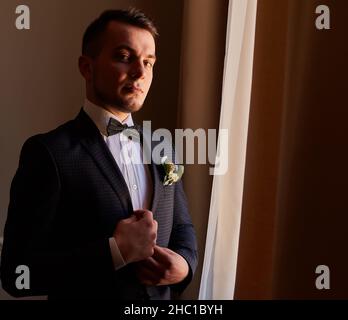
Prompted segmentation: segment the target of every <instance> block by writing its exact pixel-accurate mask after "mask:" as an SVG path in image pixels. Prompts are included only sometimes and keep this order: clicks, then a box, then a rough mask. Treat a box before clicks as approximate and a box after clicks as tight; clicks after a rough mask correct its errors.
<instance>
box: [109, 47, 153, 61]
mask: <svg viewBox="0 0 348 320" xmlns="http://www.w3.org/2000/svg"><path fill="white" fill-rule="evenodd" d="M122 49H125V50H128V51H130V52H132V53H136V52H135V50H134V49H133V48H131V47H129V46H127V45H121V46H118V47H116V48H115V51H116V50H122ZM146 58H150V59H154V60H156V56H155V55H154V54H149V55H147V56H146Z"/></svg>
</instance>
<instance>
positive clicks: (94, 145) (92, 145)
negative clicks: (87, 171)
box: [75, 109, 133, 216]
mask: <svg viewBox="0 0 348 320" xmlns="http://www.w3.org/2000/svg"><path fill="white" fill-rule="evenodd" d="M75 121H76V126H77V130H78V132H79V134H80V139H81V140H80V141H81V144H82V145H83V147H84V148H85V149H86V150H87V152H88V153H89V154H90V155H91V157H92V158H93V159H94V161H95V162H96V164H97V166H98V167H99V169H100V171H101V172H102V173H103V174H104V176H105V177H106V179H107V180H108V181H109V183H110V184H111V186H112V188H113V190H114V191H115V193H116V194H117V196H118V198H119V200H120V202H121V204H122V206H123V208H124V213H125V215H127V216H129V215H130V214H131V213H132V212H133V206H132V201H131V197H130V194H129V190H128V187H127V184H126V182H125V180H124V178H123V175H122V173H121V171H120V169H119V167H118V165H117V163H116V161H115V159H114V158H113V156H112V154H111V152H110V151H109V149H108V147H107V146H106V144H105V141H104V140H103V138H102V135H101V134H100V132H99V130H98V128H97V127H96V126H95V124H94V123H93V121H92V120H91V119H90V118H89V117H88V116H87V114H86V113H85V112H84V111H83V110H82V109H81V111H80V113H79V114H78V116H77V118H76V119H75Z"/></svg>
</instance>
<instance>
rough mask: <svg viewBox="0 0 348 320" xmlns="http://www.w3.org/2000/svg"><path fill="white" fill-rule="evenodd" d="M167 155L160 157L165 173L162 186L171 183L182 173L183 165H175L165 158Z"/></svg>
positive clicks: (178, 178)
mask: <svg viewBox="0 0 348 320" xmlns="http://www.w3.org/2000/svg"><path fill="white" fill-rule="evenodd" d="M167 158H168V157H167V156H165V157H163V158H162V159H161V163H162V166H163V168H164V172H165V173H166V175H165V177H164V180H163V185H164V186H171V185H172V184H173V183H175V182H177V181H179V180H180V178H181V177H182V175H183V173H184V166H183V165H180V164H179V165H177V164H174V163H172V162H170V161H168V160H167Z"/></svg>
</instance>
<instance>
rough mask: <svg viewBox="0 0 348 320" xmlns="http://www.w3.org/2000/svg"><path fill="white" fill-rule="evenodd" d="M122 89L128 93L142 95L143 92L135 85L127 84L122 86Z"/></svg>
mask: <svg viewBox="0 0 348 320" xmlns="http://www.w3.org/2000/svg"><path fill="white" fill-rule="evenodd" d="M124 89H125V90H126V91H127V92H129V93H143V90H141V89H140V87H139V86H137V85H135V84H127V85H125V86H124Z"/></svg>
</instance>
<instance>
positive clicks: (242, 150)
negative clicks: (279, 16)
mask: <svg viewBox="0 0 348 320" xmlns="http://www.w3.org/2000/svg"><path fill="white" fill-rule="evenodd" d="M256 8H257V0H230V2H229V13H228V25H227V39H226V56H225V67H224V79H223V89H222V106H221V115H220V129H228V132H229V140H228V152H227V155H226V156H228V170H227V172H226V173H225V174H224V175H215V176H214V181H213V190H212V197H211V205H210V213H209V223H208V233H207V239H206V249H205V256H204V264H203V272H202V278H201V287H200V293H199V299H233V296H234V286H235V279H236V269H237V256H238V242H239V230H240V221H241V210H242V197H243V180H244V168H245V157H246V143H247V133H248V119H249V106H250V95H251V83H252V66H253V53H254V38H255V25H256ZM221 147H222V145H221V141H220V139H219V143H218V149H219V148H221ZM220 154H221V153H220Z"/></svg>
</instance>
